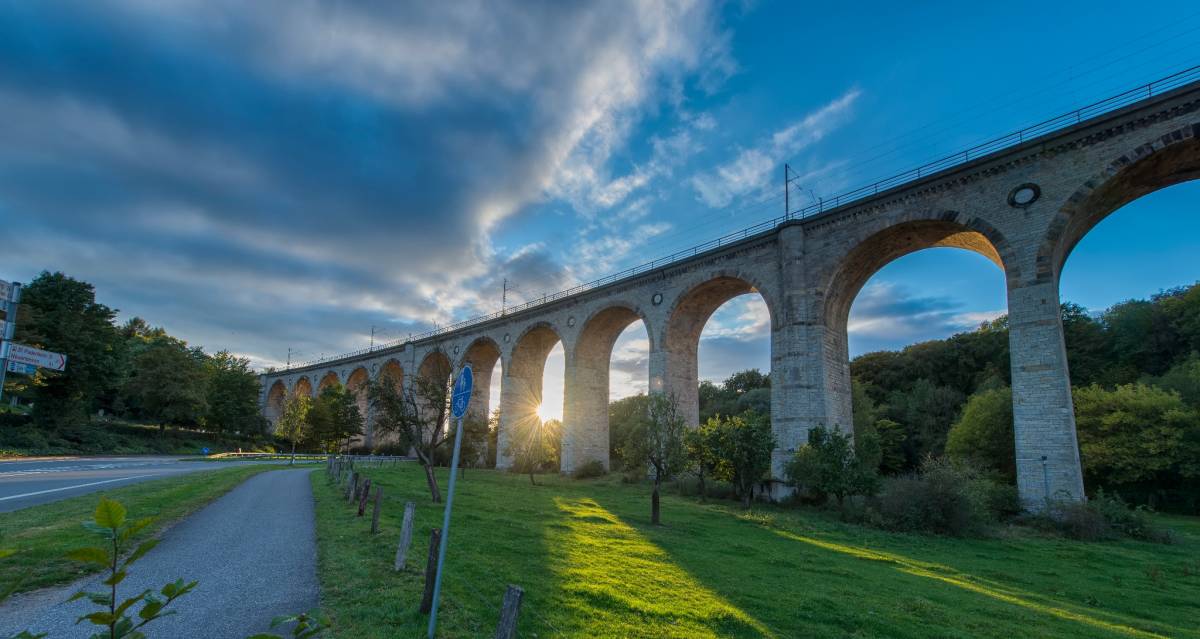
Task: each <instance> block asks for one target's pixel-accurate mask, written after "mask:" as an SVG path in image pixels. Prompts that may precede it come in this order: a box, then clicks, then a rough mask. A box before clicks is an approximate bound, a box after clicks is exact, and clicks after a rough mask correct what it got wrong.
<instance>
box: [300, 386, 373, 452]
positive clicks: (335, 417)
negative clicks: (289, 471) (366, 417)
mask: <svg viewBox="0 0 1200 639" xmlns="http://www.w3.org/2000/svg"><path fill="white" fill-rule="evenodd" d="M305 423H306V428H305V433H304V437H303V439H305V440H307V441H309V442H311V443H312V445H313V446H314V447H315V448H317V449H318V450H321V451H323V452H334V451H336V450H338V449H339V448H341V447H343V446H346V447H349V444H350V440H351V439H353V438H354V437H356V436H358V435H361V434H362V432H363V416H362V412H361V411H359V409H358V401H357V398H355V396H354V393H351V392H350V391H349V390H348V389H347V388H346V387H345V386H342V385H341V384H331V385H329V386H326V387H325V388H324V389H323V390H322V391H321V392H320V394H319V395H317V399H316V401H314V402H313V403H312V406H311V408H310V409H309V411H308V413H307V414H306V415H305Z"/></svg>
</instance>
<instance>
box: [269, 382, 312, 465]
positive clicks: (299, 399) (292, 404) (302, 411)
mask: <svg viewBox="0 0 1200 639" xmlns="http://www.w3.org/2000/svg"><path fill="white" fill-rule="evenodd" d="M311 409H312V398H310V397H309V396H308V395H301V394H299V393H294V394H292V396H291V397H289V398H288V401H287V403H286V404H284V406H283V412H282V413H281V414H280V415H279V421H277V422H275V434H276V435H279V436H280V437H283V438H284V439H287V440H288V441H289V442H291V443H292V458H291V460H289V461H288V465H291V464H294V463H296V442H298V441H300V439H301V438H303V437H304V436H305V431H306V430H307V428H308V411H309V410H311Z"/></svg>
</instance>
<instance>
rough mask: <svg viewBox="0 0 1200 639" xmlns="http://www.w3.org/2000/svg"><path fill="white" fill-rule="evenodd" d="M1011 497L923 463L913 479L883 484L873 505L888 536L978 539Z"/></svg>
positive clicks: (953, 470) (975, 477) (951, 466)
mask: <svg viewBox="0 0 1200 639" xmlns="http://www.w3.org/2000/svg"><path fill="white" fill-rule="evenodd" d="M1014 499H1015V498H1014V497H1012V494H1011V491H1008V490H1005V489H1004V488H1003V487H1001V486H1000V485H998V484H997V483H996V482H994V481H992V480H991V479H987V478H984V477H981V476H979V474H978V473H977V472H975V471H974V470H972V469H971V468H969V467H967V466H965V465H962V464H958V463H955V462H952V461H950V460H947V459H936V458H932V457H930V458H927V459H926V460H925V462H924V463H923V464H922V465H921V471H920V472H919V473H916V474H910V475H905V476H902V477H894V478H891V479H888V480H887V481H886V482H885V483H884V487H883V491H882V492H881V493H880V495H879V498H878V499H877V500H876V502H875V510H876V512H877V514H878V517H877V519H876V522H877V524H878V525H879V526H880V527H882V528H886V529H888V530H897V531H911V532H929V533H934V534H939V535H950V536H955V537H963V536H967V535H972V534H978V533H980V532H982V531H983V529H984V528H986V527H987V526H988V525H989V524H992V523H995V522H996V521H998V519H999V513H1000V512H1002V511H1005V512H1007V511H1009V510H1011V509H1012V508H1014V506H1013V500H1014Z"/></svg>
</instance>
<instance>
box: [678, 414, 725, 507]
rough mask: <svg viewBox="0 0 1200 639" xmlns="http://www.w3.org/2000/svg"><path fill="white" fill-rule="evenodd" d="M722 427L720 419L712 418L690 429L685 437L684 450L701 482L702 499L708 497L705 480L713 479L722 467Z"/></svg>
mask: <svg viewBox="0 0 1200 639" xmlns="http://www.w3.org/2000/svg"><path fill="white" fill-rule="evenodd" d="M720 425H721V419H720V418H719V417H710V418H708V421H705V422H704V423H703V424H700V426H699V427H698V428H691V429H688V431H687V432H686V433H684V435H683V449H684V454H685V455H686V456H687V463H688V467H689V468H691V470H692V472H693V473H695V474H696V478H697V479H698V480H700V498H701V499H702V500H703V499H705V498H707V497H708V489H707V486H706V485H705V478H707V477H713V476H715V475H716V473H717V468H718V466H719V465H720V461H721V460H720V457H719V454H720V450H719V449H720V436H721V431H720Z"/></svg>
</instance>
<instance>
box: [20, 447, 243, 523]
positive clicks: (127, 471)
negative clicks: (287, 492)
mask: <svg viewBox="0 0 1200 639" xmlns="http://www.w3.org/2000/svg"><path fill="white" fill-rule="evenodd" d="M246 463H258V462H236V461H235V462H186V461H179V456H178V455H176V456H175V457H145V456H129V457H70V458H60V459H49V460H30V461H0V513H4V512H10V511H13V510H19V509H21V508H27V507H29V506H36V505H38V504H46V503H50V502H53V501H58V500H60V499H66V498H68V497H75V496H76V495H83V494H86V493H90V492H94V491H97V490H108V489H111V488H117V487H120V486H128V485H129V484H134V483H137V482H141V481H149V480H152V479H162V478H164V477H171V476H174V475H179V474H183V473H192V472H198V471H205V470H216V469H217V468H224V467H226V466H229V465H230V464H246Z"/></svg>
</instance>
